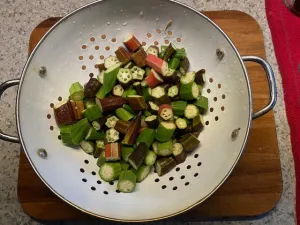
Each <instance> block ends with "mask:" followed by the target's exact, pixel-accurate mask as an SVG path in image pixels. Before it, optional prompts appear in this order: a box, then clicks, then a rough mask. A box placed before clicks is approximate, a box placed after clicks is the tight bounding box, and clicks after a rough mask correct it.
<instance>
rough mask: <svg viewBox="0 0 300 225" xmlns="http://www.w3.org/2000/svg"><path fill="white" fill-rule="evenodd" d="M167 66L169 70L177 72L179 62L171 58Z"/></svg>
mask: <svg viewBox="0 0 300 225" xmlns="http://www.w3.org/2000/svg"><path fill="white" fill-rule="evenodd" d="M168 65H169V69H173V70H177V69H178V67H179V65H180V60H179V59H178V58H172V59H171V60H170V61H169V64H168Z"/></svg>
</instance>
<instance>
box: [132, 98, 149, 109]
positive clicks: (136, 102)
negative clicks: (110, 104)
mask: <svg viewBox="0 0 300 225" xmlns="http://www.w3.org/2000/svg"><path fill="white" fill-rule="evenodd" d="M127 100H128V102H129V105H130V107H131V108H133V109H134V110H145V109H147V108H148V105H147V103H146V101H145V99H144V97H143V96H140V95H129V96H128V97H127Z"/></svg>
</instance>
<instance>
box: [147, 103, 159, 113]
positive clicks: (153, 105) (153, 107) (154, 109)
mask: <svg viewBox="0 0 300 225" xmlns="http://www.w3.org/2000/svg"><path fill="white" fill-rule="evenodd" d="M148 104H149V110H150V112H151V113H152V114H158V109H159V106H158V105H157V104H156V103H154V102H152V101H149V102H148Z"/></svg>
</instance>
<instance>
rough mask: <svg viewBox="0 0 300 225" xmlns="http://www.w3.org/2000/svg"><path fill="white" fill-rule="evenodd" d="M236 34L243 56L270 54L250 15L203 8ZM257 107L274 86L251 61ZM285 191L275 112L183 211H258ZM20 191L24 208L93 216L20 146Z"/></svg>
mask: <svg viewBox="0 0 300 225" xmlns="http://www.w3.org/2000/svg"><path fill="white" fill-rule="evenodd" d="M204 14H205V15H207V16H208V17H209V18H211V19H212V20H213V21H215V22H216V23H217V24H218V25H219V26H220V27H221V28H222V29H223V30H224V31H225V32H226V33H227V34H228V36H229V37H230V38H231V40H232V41H233V42H234V44H235V45H236V47H237V48H238V50H239V52H240V53H241V55H256V56H260V57H263V58H265V50H264V41H263V35H262V32H261V28H260V26H259V25H258V23H257V22H256V21H255V20H254V19H253V18H252V17H251V16H249V15H247V14H245V13H243V12H238V11H218V12H204ZM58 19H59V18H50V19H47V20H46V21H44V22H42V23H41V24H39V25H38V26H37V27H36V28H35V30H34V31H33V32H32V34H31V37H30V45H29V52H31V51H32V50H33V48H34V47H35V45H36V44H37V43H38V41H39V40H40V39H41V38H42V36H43V35H44V34H45V33H46V32H47V31H48V30H49V28H50V27H51V26H53V24H55V23H56V22H57V21H58ZM246 66H247V70H248V72H249V76H250V80H251V85H252V91H253V99H254V110H258V109H260V108H262V107H263V106H264V105H266V104H267V102H268V99H269V90H268V85H267V79H266V76H265V74H264V71H263V70H262V69H261V67H260V66H258V65H257V64H254V63H247V64H246ZM281 193H282V177H281V167H280V158H279V152H278V143H277V137H276V129H275V121H274V115H273V112H269V113H268V114H267V115H265V116H263V117H261V118H259V119H257V120H255V121H254V122H253V126H252V129H251V132H250V138H249V142H248V145H247V148H246V150H245V153H244V155H243V156H242V158H241V160H240V162H239V163H238V165H237V167H236V168H235V170H234V171H233V173H232V175H231V176H230V177H229V179H228V180H227V181H226V183H225V184H224V185H223V186H222V187H221V188H220V189H219V190H218V191H217V192H216V193H215V194H214V195H213V196H212V197H211V198H209V199H208V200H207V201H205V202H204V203H203V204H201V205H199V206H197V207H195V208H193V209H191V210H190V211H188V212H186V213H184V214H182V215H180V216H178V219H184V220H185V219H189V220H191V219H193V220H197V219H199V218H203V217H232V216H255V215H260V214H263V213H266V212H268V211H269V210H271V209H272V208H273V207H274V206H275V205H276V203H277V202H278V200H279V199H280V196H281ZM18 196H19V201H20V203H21V205H22V206H23V208H24V210H25V211H26V212H27V213H28V214H29V215H30V216H31V217H34V218H36V219H40V220H66V219H78V218H84V217H88V216H87V215H85V214H84V213H82V212H80V211H78V210H77V209H75V208H73V207H71V206H69V205H68V204H67V203H65V202H63V201H62V200H60V199H59V198H58V197H56V196H55V195H54V194H53V193H52V192H51V191H50V190H49V189H48V188H47V187H46V186H45V185H44V184H43V183H42V181H40V179H39V178H38V177H37V175H36V174H35V172H34V171H33V169H32V167H31V165H30V164H29V162H28V160H27V158H26V156H25V155H24V153H23V151H21V157H20V168H19V179H18Z"/></svg>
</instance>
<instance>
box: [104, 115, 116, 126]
mask: <svg viewBox="0 0 300 225" xmlns="http://www.w3.org/2000/svg"><path fill="white" fill-rule="evenodd" d="M118 120H119V119H118V118H117V117H116V116H110V117H108V118H107V119H106V122H105V125H106V126H107V127H108V128H114V127H115V126H116V123H117V122H118Z"/></svg>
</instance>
